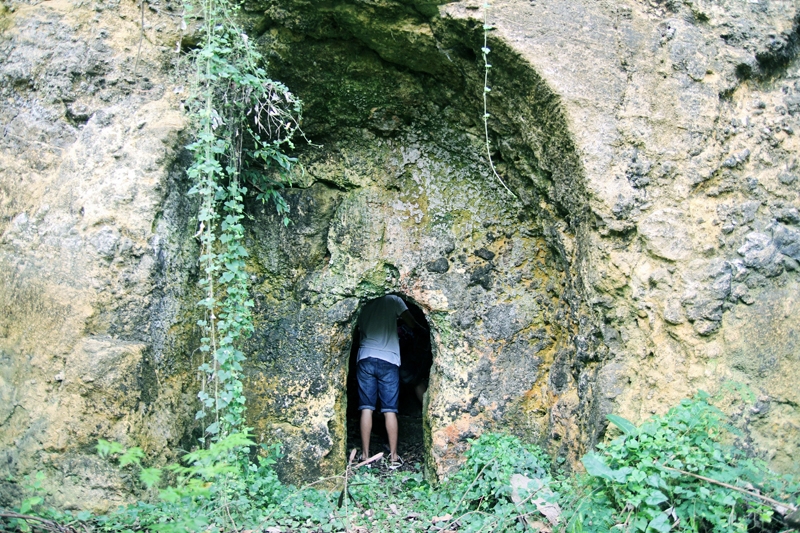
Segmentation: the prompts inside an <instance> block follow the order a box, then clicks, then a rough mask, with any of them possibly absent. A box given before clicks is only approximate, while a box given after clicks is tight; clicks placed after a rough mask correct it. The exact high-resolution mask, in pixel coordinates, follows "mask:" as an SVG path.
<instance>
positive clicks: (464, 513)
mask: <svg viewBox="0 0 800 533" xmlns="http://www.w3.org/2000/svg"><path fill="white" fill-rule="evenodd" d="M549 467H550V461H549V458H548V457H547V456H546V455H545V454H544V453H543V452H542V451H541V450H540V449H538V448H536V447H533V446H529V445H525V444H523V443H522V442H521V441H520V440H519V439H518V438H517V437H514V436H511V435H504V434H498V433H485V434H483V435H481V436H480V437H479V438H478V439H475V440H473V441H470V448H469V450H467V452H466V462H465V463H464V465H463V466H462V468H461V469H460V470H459V471H458V472H457V473H456V474H455V475H454V476H453V477H452V478H451V479H450V480H449V482H448V483H447V484H446V485H445V488H446V492H447V493H449V494H450V495H451V496H450V498H451V501H454V502H456V503H455V505H445V506H444V507H445V508H446V509H447V511H448V514H449V515H450V516H452V517H453V518H452V519H451V523H452V524H454V523H458V524H459V525H460V526H461V527H462V528H463V529H464V530H465V531H481V530H491V531H514V530H522V529H524V528H525V527H527V525H528V522H531V521H534V520H535V521H536V522H537V523H538V522H539V521H540V520H546V521H548V522H551V523H553V524H555V523H557V522H558V515H559V514H560V510H559V508H558V504H557V499H558V495H557V494H556V493H555V492H554V491H553V490H552V489H551V487H550V486H551V483H552V478H551V476H550V475H549ZM458 495H460V496H459V497H458V499H457V500H456V497H457V496H458Z"/></svg>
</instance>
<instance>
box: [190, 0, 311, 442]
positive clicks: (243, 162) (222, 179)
mask: <svg viewBox="0 0 800 533" xmlns="http://www.w3.org/2000/svg"><path fill="white" fill-rule="evenodd" d="M184 9H185V17H186V22H188V23H190V24H191V23H192V22H193V21H201V22H202V24H201V29H200V32H201V35H200V39H199V46H198V47H197V48H195V49H194V50H192V51H191V52H190V53H189V59H190V61H191V63H192V65H193V67H194V76H193V82H192V91H191V94H190V97H189V99H188V100H187V109H188V113H189V117H190V119H191V121H192V124H193V131H194V140H193V142H192V143H191V144H190V145H189V146H188V149H189V150H190V151H191V152H192V154H193V156H194V158H193V162H192V164H191V166H190V167H189V170H188V175H189V177H190V178H191V179H192V180H193V183H194V185H193V187H192V188H191V190H190V194H193V195H197V196H199V197H200V208H199V213H198V221H199V231H198V237H199V238H200V242H201V245H202V252H201V256H200V263H201V266H202V271H203V276H202V279H201V281H200V284H201V286H202V288H203V291H204V298H203V299H202V300H201V301H200V306H201V307H202V308H203V311H204V317H203V319H202V320H200V321H199V322H198V325H199V326H200V327H201V328H202V331H203V336H202V341H201V346H200V350H201V352H202V353H203V354H204V362H203V364H202V365H201V366H200V370H201V371H203V372H204V373H205V375H206V379H204V383H203V388H202V390H201V391H200V394H199V397H200V400H201V402H202V408H201V410H200V411H199V412H198V413H197V418H203V419H206V420H207V426H206V433H207V434H210V435H214V436H217V437H219V436H225V435H227V434H229V433H231V432H232V431H235V430H236V429H238V428H241V426H242V422H243V419H244V409H245V407H244V403H245V402H244V394H243V391H242V381H241V371H242V361H243V360H244V354H243V353H242V351H241V342H242V340H243V339H245V338H247V337H248V336H249V335H250V334H251V333H252V331H253V321H252V315H251V311H250V310H251V308H252V306H253V302H252V300H251V299H250V297H249V291H248V283H247V275H246V272H245V259H246V257H247V250H246V249H245V247H244V242H243V239H244V228H243V226H242V219H243V217H244V203H243V202H244V197H245V195H246V194H248V192H251V191H254V192H256V193H257V196H258V197H259V198H260V199H261V200H262V201H274V203H275V205H276V208H277V210H278V213H279V214H281V215H282V216H283V221H284V224H288V223H289V219H288V218H287V214H288V206H287V204H286V202H285V201H284V200H283V198H282V197H281V195H280V192H279V189H280V187H281V186H283V185H284V184H286V183H287V182H289V181H290V175H291V174H290V172H291V170H292V166H293V164H294V163H295V160H294V159H293V158H291V157H289V156H288V155H287V154H286V153H285V151H286V149H291V148H293V144H292V139H293V137H294V135H295V133H297V132H298V131H299V121H300V115H301V111H302V109H301V102H300V100H299V99H298V98H296V97H295V96H294V95H292V93H291V92H290V91H289V90H288V89H287V88H286V87H285V86H284V85H283V84H281V83H279V82H277V81H274V80H272V79H270V78H269V77H268V76H267V72H266V70H265V68H264V59H263V57H262V56H261V54H260V53H259V52H258V50H257V49H256V48H255V47H254V45H253V43H252V42H251V41H250V39H249V38H248V36H247V34H246V33H245V32H244V30H243V29H242V28H241V27H240V26H239V25H238V24H237V22H236V16H237V12H238V10H239V5H238V3H236V2H231V1H227V0H199V1H188V0H187V1H186V2H185V3H184ZM209 413H211V415H212V416H213V420H211V419H208V418H207V417H208V415H209Z"/></svg>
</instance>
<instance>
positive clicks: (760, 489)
mask: <svg viewBox="0 0 800 533" xmlns="http://www.w3.org/2000/svg"><path fill="white" fill-rule="evenodd" d="M609 419H610V421H611V422H612V423H613V424H615V425H616V426H617V427H619V429H620V430H622V432H623V435H622V436H621V437H619V438H617V439H615V440H613V441H612V442H610V443H608V444H606V445H599V446H598V451H597V452H591V453H588V454H586V455H585V456H584V457H583V459H582V462H583V465H584V466H585V467H586V472H587V474H588V478H585V479H584V480H582V482H579V484H578V487H579V488H578V489H577V490H578V492H579V493H581V494H584V495H585V497H584V498H583V499H582V501H581V503H579V504H578V505H577V506H575V507H573V508H572V510H571V511H570V514H571V517H570V521H569V523H568V526H567V530H568V531H584V532H595V531H596V532H607V531H611V530H612V529H613V530H619V531H642V532H659V533H666V532H668V531H682V532H683V531H685V532H720V533H722V532H747V531H753V530H769V527H770V523H771V522H772V520H773V516H774V510H773V506H772V505H771V504H769V503H768V501H767V500H765V499H763V498H761V497H759V495H765V494H766V495H768V496H772V497H774V498H775V499H779V500H782V501H786V500H787V499H788V498H789V496H790V494H791V493H792V492H796V491H797V490H798V486H797V485H796V484H794V483H793V482H791V479H790V478H788V477H784V478H781V477H779V476H778V475H776V474H775V473H773V472H771V471H770V470H769V469H768V468H767V466H766V465H765V463H764V462H763V461H760V460H758V459H754V458H750V457H747V456H746V454H744V453H743V452H742V451H741V450H738V449H736V448H735V447H733V446H730V445H725V444H723V442H726V441H730V440H731V439H730V435H729V434H728V433H727V431H726V429H725V428H724V426H723V420H724V416H723V414H722V413H721V412H720V411H719V410H717V409H716V408H714V407H713V406H712V405H710V404H709V403H708V395H706V394H700V395H698V396H697V397H696V398H694V399H692V400H684V401H682V402H681V404H680V405H678V406H677V407H674V408H673V409H671V410H670V411H669V412H668V413H667V414H666V415H664V416H657V417H653V418H652V419H651V420H650V421H648V422H646V423H644V424H642V425H641V426H639V427H636V426H634V425H633V424H631V423H630V422H628V421H627V420H625V419H623V418H621V417H617V416H614V415H610V416H609Z"/></svg>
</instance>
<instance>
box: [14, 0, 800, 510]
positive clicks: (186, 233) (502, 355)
mask: <svg viewBox="0 0 800 533" xmlns="http://www.w3.org/2000/svg"><path fill="white" fill-rule="evenodd" d="M3 5H4V6H5V7H4V8H3V9H4V11H2V12H0V30H1V31H2V37H1V38H0V50H3V53H2V54H0V91H1V92H2V94H1V95H0V96H2V99H3V100H2V101H3V104H2V106H1V107H0V116H2V124H3V135H2V137H0V143H2V146H3V150H2V152H0V234H2V240H0V262H1V263H2V268H0V302H2V303H1V305H2V308H3V309H4V314H3V315H0V357H1V358H3V360H4V363H3V365H2V368H1V369H0V399H2V401H1V402H0V450H2V452H0V453H2V454H3V455H4V457H3V458H0V474H3V477H5V475H8V474H11V475H14V476H18V477H19V476H21V475H23V474H25V473H28V472H31V471H33V470H35V469H36V468H45V469H46V471H47V474H48V479H49V480H50V481H51V483H52V484H53V485H54V486H56V485H57V486H58V489H54V490H56V492H57V494H58V496H59V498H60V501H61V503H62V504H65V505H74V506H82V505H87V504H89V503H90V502H92V499H93V498H96V496H97V495H98V494H105V495H109V494H114V495H116V496H115V497H116V498H122V497H123V496H122V493H124V490H122V480H121V479H120V478H119V477H118V476H117V475H116V474H114V473H113V472H112V471H110V470H109V469H108V468H107V467H105V466H103V465H102V464H101V463H100V462H99V461H97V460H96V459H95V458H94V456H93V455H92V454H91V449H90V448H91V446H92V444H93V442H94V441H95V440H96V439H97V438H113V439H116V440H121V441H124V442H126V443H138V444H140V445H143V446H144V447H145V448H146V449H147V450H148V451H150V452H152V453H153V454H155V455H156V456H161V457H164V458H166V457H169V456H170V450H171V449H175V448H177V447H178V446H179V445H180V443H181V440H182V439H188V437H189V436H190V434H191V432H192V430H193V427H192V424H193V422H192V419H193V416H192V413H193V412H194V409H195V408H194V391H195V389H196V387H197V385H196V383H195V382H194V376H193V373H192V369H193V368H194V367H195V366H196V363H197V361H194V355H193V350H194V332H193V329H192V324H193V321H194V318H193V313H194V312H195V311H194V308H193V305H194V299H195V297H194V296H193V293H194V291H195V287H194V279H195V275H196V272H195V270H196V264H195V259H194V254H195V253H196V249H195V242H194V240H193V239H192V235H193V234H194V229H195V228H194V226H193V221H192V215H193V206H192V204H191V202H190V201H189V200H187V198H186V196H185V191H186V188H187V187H186V183H185V177H184V176H183V174H182V169H183V168H184V167H185V161H182V159H181V157H182V153H183V152H182V146H183V145H184V144H185V142H186V139H185V137H184V133H183V128H184V119H183V117H182V114H181V108H180V98H181V97H182V95H183V94H184V92H183V91H184V89H183V85H184V84H185V80H184V79H183V77H182V75H181V67H180V65H179V64H178V63H177V59H176V57H175V54H174V48H175V43H176V41H178V40H179V39H180V38H181V36H180V35H179V20H180V6H179V5H178V4H177V3H174V2H168V1H165V0H161V1H155V0H153V1H150V2H148V3H147V4H146V9H145V10H144V15H145V16H144V20H145V26H144V31H143V35H144V39H141V41H140V35H142V30H141V29H140V25H139V24H140V20H141V12H140V11H139V9H138V7H137V6H134V5H132V4H125V3H121V4H115V3H108V2H103V3H97V4H94V5H91V6H90V5H88V4H85V3H81V2H74V3H73V2H68V1H51V2H43V3H40V4H38V5H33V4H26V3H18V2H10V3H9V2H6V3H5V4H3ZM481 5H482V4H481V3H480V2H472V1H462V2H450V3H444V2H436V1H428V2H423V1H418V2H414V1H410V0H408V1H400V0H397V1H391V0H375V1H370V2H363V1H355V0H353V1H349V2H347V1H341V2H334V1H330V2H304V1H300V0H279V1H276V2H269V3H267V2H258V1H251V2H248V3H247V4H246V5H245V12H244V17H245V18H244V20H243V22H244V24H245V26H246V27H247V29H248V31H249V33H250V35H251V37H252V38H253V39H256V40H257V41H258V43H259V45H260V46H263V48H264V50H265V52H266V53H267V55H268V57H269V60H270V70H271V74H272V75H273V76H274V77H276V78H278V79H281V80H282V81H284V82H286V83H287V84H288V85H289V86H290V87H291V88H292V89H293V90H294V91H295V92H296V93H298V94H299V95H300V96H301V98H303V99H304V101H305V102H306V112H305V115H306V120H305V123H304V130H305V132H306V135H307V137H308V138H309V139H310V140H311V141H313V142H314V143H315V145H314V146H304V147H302V148H301V149H300V150H299V153H298V156H299V158H300V161H301V163H302V167H303V172H302V173H298V174H297V175H296V177H295V180H296V181H295V187H293V188H292V189H289V190H287V191H286V193H285V196H286V198H287V200H288V202H289V204H290V206H291V218H292V222H293V223H292V224H291V225H290V226H288V227H284V226H283V225H281V224H279V223H278V221H277V217H276V216H275V215H274V214H273V213H272V211H271V207H270V206H264V205H260V204H258V203H255V202H253V203H251V204H249V205H248V211H249V214H250V216H251V220H250V223H249V227H248V247H249V249H250V252H251V261H250V264H249V269H250V273H251V280H252V291H253V296H254V298H255V300H256V334H255V335H254V337H253V338H252V339H251V340H250V341H249V344H248V346H247V350H246V351H247V352H248V354H249V360H248V367H247V383H246V390H247V395H248V417H249V422H250V424H251V425H252V426H253V427H254V428H255V433H256V436H257V438H260V439H264V440H280V441H282V442H283V443H284V445H285V451H286V452H288V453H287V461H285V462H284V463H283V465H282V468H283V474H284V476H285V477H286V478H287V479H290V480H299V479H302V478H307V477H313V476H317V475H320V474H326V473H332V472H334V471H336V470H337V469H339V468H341V467H342V465H343V462H344V457H345V451H344V448H345V442H346V436H345V408H346V406H345V403H346V392H345V387H346V383H347V369H348V366H347V364H348V355H349V351H350V339H351V334H352V329H353V326H354V323H355V319H356V317H357V314H358V310H359V308H360V305H361V304H362V303H364V302H365V301H367V300H368V299H370V298H373V297H375V296H378V295H380V294H383V293H386V292H393V293H397V294H401V295H403V296H404V297H406V298H407V299H409V300H411V301H413V302H415V303H416V304H418V305H419V306H420V307H421V308H422V309H423V310H424V311H425V313H426V317H427V320H428V324H429V326H430V327H431V332H432V347H433V358H434V362H433V368H432V371H431V386H430V389H429V391H428V394H427V397H426V402H425V409H424V419H425V435H426V449H427V462H428V464H427V466H428V467H429V469H430V472H431V473H432V474H434V475H439V476H440V475H443V474H446V473H447V472H448V471H449V470H450V469H451V468H453V467H454V466H455V465H456V464H457V462H458V457H459V454H460V453H461V452H462V451H463V450H464V449H465V446H466V439H467V438H469V437H471V436H474V435H476V434H478V433H480V432H481V431H485V430H490V429H501V430H505V431H510V432H513V433H516V434H519V435H522V436H524V437H525V438H526V439H528V440H530V441H536V442H540V443H543V444H544V445H545V446H547V447H548V448H549V449H550V450H551V451H552V452H553V453H555V454H557V455H559V456H560V457H564V458H565V459H566V460H568V461H572V460H574V459H575V458H576V457H578V456H579V454H580V453H582V452H583V451H585V450H586V449H587V448H588V447H590V446H591V445H593V444H594V443H595V442H597V440H598V439H600V438H602V436H603V434H604V432H605V430H606V427H605V426H606V424H605V415H606V414H608V413H610V412H612V411H613V412H615V413H618V414H620V415H622V416H625V417H627V418H629V419H631V420H634V421H638V420H641V419H643V418H646V417H647V416H648V415H649V414H651V413H653V412H663V411H664V410H666V409H667V408H668V407H669V406H670V405H673V404H675V403H676V402H677V401H679V400H680V399H681V398H683V397H687V396H691V395H692V394H693V393H695V392H696V391H697V390H698V389H704V390H707V391H709V392H711V393H712V394H716V395H717V396H718V399H719V402H720V403H722V404H726V405H728V410H729V412H730V413H732V414H733V415H734V416H735V417H736V419H737V420H738V421H739V422H740V423H741V425H742V428H743V429H744V430H745V433H744V439H745V441H746V443H747V444H750V445H752V446H753V449H754V450H755V451H758V452H759V453H763V454H766V455H767V457H768V458H769V459H770V460H771V461H772V464H773V466H774V467H775V468H777V469H779V470H783V471H794V472H797V468H798V465H797V463H796V461H793V460H792V457H793V456H794V457H796V456H797V455H796V454H797V453H800V450H798V449H797V446H798V438H797V436H798V431H800V430H799V429H798V427H800V411H799V410H798V405H799V404H800V398H799V397H798V392H797V388H796V387H794V386H793V380H792V376H793V375H796V373H797V372H798V370H800V368H799V365H800V362H798V351H799V348H798V346H797V342H798V341H796V340H795V339H796V337H797V333H798V329H800V323H799V322H800V320H799V319H798V318H797V317H798V311H800V302H798V298H800V297H798V270H800V266H799V265H798V261H800V229H799V228H798V225H800V215H798V208H800V199H799V198H798V187H799V186H800V185H799V184H798V176H797V173H798V169H797V168H796V164H797V163H796V161H795V158H796V154H797V153H798V141H797V139H796V136H795V130H796V129H798V127H800V125H799V124H798V117H799V116H800V73H799V72H798V68H800V63H799V62H798V61H797V46H798V39H799V38H800V37H798V24H800V18H798V15H797V12H796V9H797V8H796V6H795V4H794V3H793V2H790V1H785V2H784V1H770V2H766V1H765V0H761V1H760V2H758V3H753V2H751V3H743V2H738V1H737V2H733V1H731V2H728V1H720V2H694V1H690V0H684V1H683V2H677V1H665V2H635V1H629V2H621V3H615V4H613V5H611V4H607V3H595V2H581V1H576V2H569V3H564V2H559V1H557V0H552V1H550V0H537V1H536V2H522V1H518V0H514V1H511V0H509V1H502V0H498V1H497V2H495V3H494V4H493V6H492V8H491V11H490V13H489V14H488V15H489V21H490V23H491V24H492V25H494V26H495V27H496V29H495V30H493V31H492V32H491V33H490V36H489V47H490V48H491V53H490V54H489V58H490V61H491V63H492V68H491V69H490V72H489V73H490V78H489V85H490V86H491V89H492V90H491V92H490V93H489V94H488V101H489V109H488V111H489V113H490V114H491V117H490V118H489V136H490V139H491V151H492V157H493V159H494V161H495V164H496V166H497V168H498V171H499V174H500V175H501V176H502V178H503V180H504V181H505V182H506V183H507V184H508V186H509V188H510V189H511V190H512V191H513V192H514V195H511V194H509V193H508V192H506V191H505V190H504V188H503V187H502V186H501V185H500V184H499V182H498V181H497V180H496V179H495V178H494V177H493V176H492V174H491V171H490V170H489V168H488V165H487V163H486V158H485V150H486V145H485V140H484V131H483V121H482V115H483V107H482V93H483V87H484V82H483V73H484V66H483V60H482V58H481V53H480V49H481V47H482V46H483V38H484V32H483V29H482V25H483V20H482V17H483V12H482V8H481ZM186 41H187V38H186V36H184V42H186ZM140 43H141V44H140ZM140 46H141V53H138V49H139V47H140ZM795 84H797V85H795ZM186 442H188V441H186ZM2 459H4V460H2ZM4 488H5V492H6V494H7V495H10V497H12V498H13V490H14V485H12V484H8V485H6V486H5V487H4ZM0 489H3V487H0ZM0 492H2V490H0Z"/></svg>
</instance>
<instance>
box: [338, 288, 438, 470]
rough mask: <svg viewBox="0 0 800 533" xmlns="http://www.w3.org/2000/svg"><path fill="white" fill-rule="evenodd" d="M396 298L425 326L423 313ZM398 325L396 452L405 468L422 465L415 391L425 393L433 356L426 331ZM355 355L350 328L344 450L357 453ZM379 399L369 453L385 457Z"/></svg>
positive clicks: (420, 422) (386, 443)
mask: <svg viewBox="0 0 800 533" xmlns="http://www.w3.org/2000/svg"><path fill="white" fill-rule="evenodd" d="M398 296H400V297H401V298H402V299H403V301H404V302H405V304H406V305H407V306H408V310H409V312H410V313H411V314H412V315H413V317H414V320H416V321H417V323H418V324H420V325H421V326H423V327H426V328H427V327H428V322H427V320H426V318H425V313H424V312H423V311H422V309H420V308H419V306H417V305H416V304H414V303H413V302H411V301H409V300H407V299H406V298H403V296H402V295H398ZM401 324H402V323H401V322H398V327H397V333H398V337H399V341H400V361H401V365H400V399H399V403H398V413H397V422H398V426H399V438H398V444H397V448H398V453H399V454H400V457H402V458H403V460H404V461H405V462H406V464H407V465H408V467H413V466H414V464H415V463H419V464H420V465H421V464H422V463H423V462H424V451H425V450H424V439H423V430H422V427H423V416H424V410H423V401H421V400H420V398H419V397H418V393H417V391H416V390H415V389H418V388H419V392H422V391H423V390H427V385H428V381H429V378H430V371H431V365H432V363H433V355H432V350H431V340H430V332H429V331H411V329H410V328H408V326H406V325H405V324H402V325H401ZM357 356H358V328H357V327H356V328H354V329H353V335H352V341H351V345H350V360H349V365H348V371H347V450H348V454H349V452H350V450H352V449H353V448H356V449H358V450H359V453H360V450H361V434H360V432H359V417H360V412H359V410H358V382H357V380H356V358H357ZM423 400H424V397H423ZM380 410H381V405H380V399H379V400H378V405H377V409H376V410H375V412H374V413H373V414H372V417H373V418H372V437H371V439H370V448H371V453H372V454H373V455H374V454H376V453H379V452H384V454H385V455H388V452H389V441H388V438H387V435H386V425H385V422H384V418H383V414H382V413H381V412H380Z"/></svg>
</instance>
